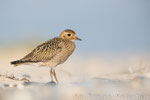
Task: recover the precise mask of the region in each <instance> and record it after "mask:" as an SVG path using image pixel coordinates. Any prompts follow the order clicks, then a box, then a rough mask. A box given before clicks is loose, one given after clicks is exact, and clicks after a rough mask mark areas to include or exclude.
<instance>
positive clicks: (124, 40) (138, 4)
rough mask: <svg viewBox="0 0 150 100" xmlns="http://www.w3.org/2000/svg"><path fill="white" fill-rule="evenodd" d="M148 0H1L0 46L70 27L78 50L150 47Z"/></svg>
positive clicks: (48, 35) (44, 36)
mask: <svg viewBox="0 0 150 100" xmlns="http://www.w3.org/2000/svg"><path fill="white" fill-rule="evenodd" d="M149 5H150V0H0V35H1V36H0V47H1V48H5V47H6V46H7V47H9V46H12V45H16V44H19V43H20V44H22V43H23V42H24V41H25V42H26V41H31V43H34V44H35V43H36V42H37V41H46V40H49V39H51V38H53V37H55V36H58V35H59V34H60V32H61V31H63V30H64V29H73V30H74V31H75V32H76V34H77V36H78V37H80V38H82V39H83V41H82V42H79V41H76V44H77V47H78V51H81V52H127V51H132V52H134V51H148V52H149V51H150V6H149Z"/></svg>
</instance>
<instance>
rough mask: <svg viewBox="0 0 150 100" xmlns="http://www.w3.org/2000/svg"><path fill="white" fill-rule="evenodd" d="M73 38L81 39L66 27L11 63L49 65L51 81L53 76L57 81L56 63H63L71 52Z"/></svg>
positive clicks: (73, 47)
mask: <svg viewBox="0 0 150 100" xmlns="http://www.w3.org/2000/svg"><path fill="white" fill-rule="evenodd" d="M74 40H81V39H80V38H78V37H76V33H75V32H74V31H73V30H70V29H66V30H64V31H63V32H61V34H60V35H59V37H55V38H53V39H51V40H48V41H46V42H44V43H43V44H41V45H38V46H37V47H36V48H35V49H34V50H33V51H32V52H31V53H29V54H28V55H26V56H25V57H24V58H22V59H20V60H17V61H12V62H11V64H12V65H14V66H18V65H22V64H33V63H36V64H38V65H40V66H49V67H50V68H51V69H50V77H51V81H53V77H54V78H55V80H56V82H57V83H58V80H57V76H56V73H55V68H56V66H57V65H59V64H62V63H64V62H65V61H66V60H67V58H68V57H69V56H70V55H71V54H72V53H73V51H74V49H75V43H74Z"/></svg>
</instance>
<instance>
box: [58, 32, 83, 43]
mask: <svg viewBox="0 0 150 100" xmlns="http://www.w3.org/2000/svg"><path fill="white" fill-rule="evenodd" d="M59 37H60V38H63V39H68V40H70V41H74V40H80V41H81V39H80V38H78V37H77V36H76V33H75V32H74V31H73V30H70V29H66V30H64V31H62V32H61V34H60V36H59Z"/></svg>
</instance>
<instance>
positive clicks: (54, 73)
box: [53, 69, 59, 83]
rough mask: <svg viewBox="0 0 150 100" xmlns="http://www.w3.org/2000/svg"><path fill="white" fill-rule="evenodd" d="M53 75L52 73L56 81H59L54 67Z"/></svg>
mask: <svg viewBox="0 0 150 100" xmlns="http://www.w3.org/2000/svg"><path fill="white" fill-rule="evenodd" d="M53 75H54V78H55V80H56V82H57V83H59V82H58V80H57V76H56V72H55V69H54V70H53Z"/></svg>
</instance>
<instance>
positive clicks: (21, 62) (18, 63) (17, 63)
mask: <svg viewBox="0 0 150 100" xmlns="http://www.w3.org/2000/svg"><path fill="white" fill-rule="evenodd" d="M25 63H27V61H23V60H16V61H12V62H10V64H11V65H14V67H16V66H18V65H21V64H25Z"/></svg>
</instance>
